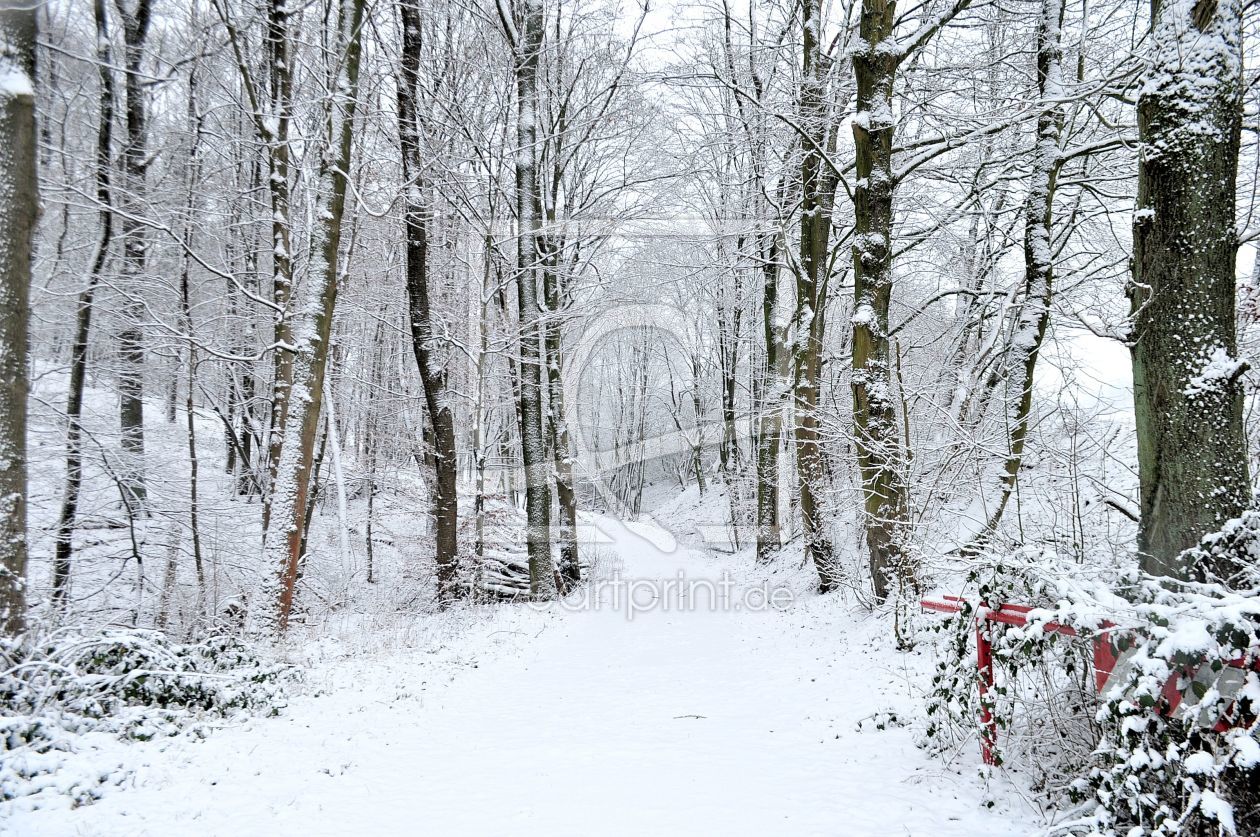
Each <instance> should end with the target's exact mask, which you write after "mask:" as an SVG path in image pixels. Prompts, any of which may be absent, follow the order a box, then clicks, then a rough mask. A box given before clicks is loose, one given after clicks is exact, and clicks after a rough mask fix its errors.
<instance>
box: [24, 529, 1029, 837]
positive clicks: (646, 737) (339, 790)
mask: <svg viewBox="0 0 1260 837" xmlns="http://www.w3.org/2000/svg"><path fill="white" fill-rule="evenodd" d="M597 525H598V528H599V530H600V531H601V532H602V533H603V535H604V538H601V539H602V540H607V541H609V542H610V544H609V546H607V547H605V549H604V553H605V560H604V561H603V562H602V564H601V567H600V576H601V578H602V580H603V583H601V584H599V585H596V586H595V588H594V594H593V595H592V594H589V593H588V594H587V595H588V600H587V601H586V602H585V603H583V604H582V605H580V606H579V605H577V604H575V603H567V604H566V605H565V606H564V607H561V606H558V605H553V606H551V607H549V608H547V609H535V608H530V607H527V606H519V607H499V608H495V609H493V610H487V611H486V612H485V614H483V615H482V616H481V617H479V618H476V619H472V618H471V617H468V618H467V619H466V621H469V620H471V621H472V624H471V626H465V628H464V629H462V631H461V632H460V633H459V634H458V635H455V636H451V637H447V638H446V639H445V641H444V642H443V643H441V644H440V647H435V648H430V649H428V650H429V653H425V651H424V650H420V651H417V650H411V651H407V652H405V653H404V652H394V653H391V654H389V655H387V656H384V657H378V658H375V659H371V660H342V661H339V662H337V663H335V664H331V665H328V666H327V667H326V670H323V671H322V674H320V675H319V677H320V678H324V679H323V680H322V681H318V682H317V683H316V685H321V684H322V685H323V686H324V688H322V689H319V690H317V691H319V692H322V694H318V693H317V694H312V695H309V696H304V697H301V698H299V699H296V700H295V701H294V703H293V705H292V706H291V707H290V708H289V710H288V711H286V713H285V714H284V715H283V716H281V717H279V718H270V719H255V720H252V721H249V722H248V723H246V724H244V725H242V726H238V727H234V728H232V729H227V730H222V731H219V732H216V733H215V734H213V735H212V736H211V737H210V738H208V739H207V740H205V741H202V742H192V741H186V740H182V739H181V740H177V741H176V742H174V743H169V742H168V743H167V744H165V745H164V746H163V747H159V745H156V744H151V745H138V746H132V747H129V748H127V749H129V750H131V751H133V752H132V753H131V754H129V756H128V757H129V758H130V759H133V760H136V762H135V764H134V766H135V767H136V774H135V782H134V784H135V787H132V788H128V789H125V790H115V791H113V792H111V793H109V794H108V795H107V796H106V797H105V798H104V799H103V800H101V801H100V802H99V803H97V804H95V805H93V806H90V807H87V808H83V809H79V810H74V811H40V812H31V813H26V814H22V815H20V816H18V817H17V818H15V820H14V821H12V822H10V823H9V824H8V826H7V827H15V828H16V833H20V834H31V835H35V834H40V835H42V834H49V835H53V834H57V835H60V834H102V835H123V834H126V835H141V834H151V835H162V837H168V836H169V835H184V834H188V835H192V834H196V835H233V837H236V836H237V835H253V834H258V835H264V834H265V835H295V837H296V836H297V835H301V837H311V835H349V834H433V835H464V834H478V835H481V834H484V835H523V834H535V833H538V834H547V835H552V836H555V837H558V836H559V835H605V834H627V835H629V834H634V835H642V834H724V835H729V834H750V835H751V834H756V835H770V834H782V835H812V834H817V835H885V834H887V835H901V834H911V835H924V836H925V837H926V836H927V835H933V836H934V837H937V836H939V835H963V834H975V833H984V834H986V835H1002V834H1025V833H1027V832H1028V831H1029V830H1030V828H1032V827H1033V823H1032V820H1031V814H1030V813H1029V812H1028V811H1026V810H1012V809H1006V810H1001V809H1000V808H999V809H994V810H986V809H984V808H983V804H982V798H981V795H982V787H981V784H980V782H979V780H978V779H977V778H976V770H975V765H974V760H972V761H969V762H967V763H966V764H965V765H964V766H961V767H959V768H957V769H958V771H959V772H953V771H952V770H950V769H947V768H946V767H944V766H943V765H942V764H941V763H939V762H933V761H931V760H929V759H928V758H927V757H926V756H925V755H924V754H923V753H921V752H920V751H919V750H917V749H916V748H915V747H914V746H913V744H912V741H911V735H910V733H909V731H908V730H906V729H900V728H890V729H887V730H884V731H876V730H874V729H871V728H869V725H868V728H867V729H866V730H864V731H858V729H857V725H858V722H859V720H860V719H862V718H863V717H864V716H869V715H871V713H873V712H875V711H885V710H889V709H892V710H902V711H904V710H905V709H906V708H908V706H909V702H910V700H911V699H910V697H909V696H908V695H907V694H906V689H905V686H904V683H903V682H901V681H900V680H899V676H898V673H897V671H896V670H895V669H897V668H899V667H900V666H901V665H902V662H900V661H898V659H897V655H890V654H888V653H886V652H884V651H882V650H881V649H884V648H885V647H886V646H885V643H884V641H883V640H882V638H881V633H882V632H884V631H886V630H887V629H886V627H885V626H883V625H882V624H876V623H874V621H873V620H872V622H871V623H869V624H867V623H862V622H858V621H855V618H854V617H853V616H851V615H848V614H844V613H843V612H840V611H841V609H840V608H836V607H831V608H828V609H825V610H824V609H823V608H820V607H813V608H810V607H800V606H796V607H792V608H789V609H787V610H776V609H750V608H749V607H747V606H746V598H745V597H746V593H745V590H746V588H743V587H734V588H728V589H727V590H726V592H727V593H728V594H729V595H728V598H727V600H726V601H725V603H724V606H721V607H717V608H711V607H709V604H710V603H709V601H708V598H707V597H708V595H709V590H710V588H709V587H708V586H706V585H708V584H710V583H711V584H713V585H714V587H713V588H712V589H714V590H718V591H719V594H720V591H721V590H722V588H721V587H720V586H718V582H719V581H720V579H719V574H720V573H721V571H722V569H723V567H724V565H723V564H722V563H721V562H720V561H719V560H718V559H715V558H713V557H711V556H707V555H703V554H700V553H696V552H693V551H691V550H687V549H685V548H680V547H675V546H673V545H672V543H671V541H672V539H671V538H670V536H669V535H668V533H667V532H665V531H664V530H662V529H659V528H657V527H655V526H653V525H652V524H650V523H638V524H622V523H620V522H617V521H614V520H611V519H607V518H600V519H598V521H597ZM614 551H615V553H616V555H617V556H618V557H619V560H611V557H610V554H611V553H612V552H614ZM621 565H623V566H621ZM680 571H681V572H683V573H684V574H685V575H686V578H687V582H686V583H684V584H677V583H670V584H667V583H665V582H666V580H670V579H676V578H677V574H678V573H679V572H680ZM614 573H616V574H617V575H619V576H620V578H622V579H625V580H626V584H624V585H622V586H616V585H614V584H613V576H614ZM654 596H659V598H658V600H657V601H656V603H655V605H656V606H654V607H646V606H647V605H649V604H651V600H652V599H653V597H654ZM630 597H633V600H634V605H633V606H628V602H627V598H630ZM615 599H620V601H615ZM689 600H690V603H691V606H688V601H689ZM754 601H757V600H756V599H754ZM815 603H816V604H817V603H818V602H817V600H815ZM1009 795H1010V794H1009V793H1003V794H1001V796H1002V797H1009ZM5 830H6V824H5V823H4V822H3V821H0V832H3V831H5Z"/></svg>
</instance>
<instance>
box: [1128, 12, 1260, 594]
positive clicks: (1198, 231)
mask: <svg viewBox="0 0 1260 837" xmlns="http://www.w3.org/2000/svg"><path fill="white" fill-rule="evenodd" d="M1242 5H1243V4H1242V2H1241V0H1197V2H1193V3H1192V2H1188V1H1187V0H1155V1H1154V2H1153V3H1152V22H1151V39H1150V44H1151V46H1150V56H1149V63H1148V70H1147V77H1146V79H1145V83H1144V85H1143V87H1142V95H1141V97H1140V98H1139V100H1138V134H1139V140H1140V154H1139V157H1138V160H1139V164H1138V202H1137V211H1136V213H1135V214H1134V223H1133V283H1132V286H1131V288H1130V291H1129V294H1130V298H1131V300H1132V304H1133V322H1132V332H1131V341H1132V342H1131V347H1132V354H1133V396H1134V404H1135V407H1136V413H1137V431H1138V475H1139V482H1140V487H1141V522H1140V524H1139V526H1138V550H1139V552H1140V553H1141V555H1142V565H1143V569H1145V570H1146V571H1147V572H1150V573H1153V574H1155V575H1167V576H1173V577H1178V578H1185V577H1187V576H1188V575H1190V574H1191V573H1192V572H1194V571H1195V570H1196V569H1202V570H1208V571H1212V572H1215V573H1218V574H1221V575H1228V574H1229V573H1230V572H1231V570H1232V568H1230V567H1210V568H1194V567H1189V566H1186V565H1185V563H1184V562H1183V560H1182V558H1181V554H1182V552H1183V551H1184V550H1185V549H1187V548H1189V547H1192V546H1195V545H1196V544H1197V543H1198V541H1199V539H1200V538H1201V537H1202V536H1203V535H1206V534H1208V533H1210V532H1213V531H1216V530H1218V529H1220V528H1221V526H1222V524H1224V523H1225V521H1227V520H1229V519H1231V518H1234V517H1237V516H1238V515H1239V513H1240V512H1241V511H1242V510H1243V508H1245V507H1246V505H1247V503H1248V501H1249V499H1250V493H1251V492H1250V488H1249V479H1248V474H1247V443H1246V437H1245V435H1244V433H1243V422H1242V410H1243V388H1242V382H1241V381H1240V377H1241V374H1242V372H1243V371H1244V368H1245V367H1244V365H1243V364H1242V363H1241V362H1240V361H1238V360H1237V359H1236V357H1237V339H1236V334H1235V328H1236V326H1235V275H1234V271H1235V256H1236V249H1237V246H1238V241H1237V233H1236V231H1235V215H1234V212H1235V198H1236V186H1235V179H1236V175H1237V170H1238V149H1239V137H1240V132H1241V127H1242V93H1243V78H1242V69H1243V59H1242Z"/></svg>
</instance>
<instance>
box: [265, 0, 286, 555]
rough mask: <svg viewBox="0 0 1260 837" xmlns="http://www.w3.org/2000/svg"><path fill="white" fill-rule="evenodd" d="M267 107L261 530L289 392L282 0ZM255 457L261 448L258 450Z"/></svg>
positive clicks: (270, 46)
mask: <svg viewBox="0 0 1260 837" xmlns="http://www.w3.org/2000/svg"><path fill="white" fill-rule="evenodd" d="M266 42H267V43H266V45H267V65H268V74H267V80H268V87H269V90H268V96H269V100H270V101H269V102H268V106H269V108H270V113H269V114H267V117H266V118H259V119H258V120H257V124H258V130H259V134H260V135H261V136H262V139H263V141H264V142H265V143H266V144H267V168H268V171H267V190H268V194H269V195H270V198H271V256H272V268H271V270H272V273H271V298H272V302H273V303H274V304H275V306H276V314H275V318H276V319H275V325H274V331H273V333H272V338H273V340H274V343H275V345H276V349H275V358H274V368H273V370H272V384H271V429H270V432H269V434H268V437H267V472H266V473H267V480H266V483H265V486H264V487H265V488H266V489H267V494H266V496H265V497H264V498H263V510H262V513H263V531H264V533H265V532H266V530H267V527H268V526H269V525H270V523H271V489H272V486H274V485H275V481H276V469H277V468H278V467H279V466H280V452H281V448H282V446H283V444H284V435H285V428H286V426H287V425H288V420H289V404H290V401H291V400H292V390H293V349H294V343H293V320H292V317H293V311H292V306H291V298H292V295H293V249H292V248H293V239H292V235H291V230H290V221H289V218H290V212H291V208H290V186H289V163H290V153H291V151H290V147H289V128H290V124H291V123H292V121H293V67H292V63H291V62H292V57H291V55H290V48H291V42H290V39H289V12H288V6H287V0H271V2H270V4H269V5H268V7H267V37H266ZM260 456H261V452H260Z"/></svg>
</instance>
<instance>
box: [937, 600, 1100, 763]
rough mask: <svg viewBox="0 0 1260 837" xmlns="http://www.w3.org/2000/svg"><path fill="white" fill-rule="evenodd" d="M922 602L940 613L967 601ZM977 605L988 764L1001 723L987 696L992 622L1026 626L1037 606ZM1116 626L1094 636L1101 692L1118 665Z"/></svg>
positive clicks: (983, 747)
mask: <svg viewBox="0 0 1260 837" xmlns="http://www.w3.org/2000/svg"><path fill="white" fill-rule="evenodd" d="M919 604H920V605H921V606H922V607H923V609H924V610H934V611H937V612H938V613H961V612H962V610H963V607H964V606H965V605H966V604H967V601H966V600H965V599H962V598H959V597H958V596H941V597H940V598H939V599H924V600H923V601H921V602H920V603H919ZM973 607H974V609H975V611H976V669H977V675H978V677H977V680H976V683H977V688H978V689H979V691H980V707H981V709H980V756H981V758H983V759H984V763H985V764H995V763H996V762H997V758H996V757H995V755H994V753H995V751H996V749H997V722H996V721H995V720H994V718H993V713H992V712H991V711H990V710H989V707H988V705H987V703H986V701H985V697H986V696H987V695H988V694H989V691H990V690H991V689H993V686H994V679H993V642H992V640H991V639H990V637H989V631H990V625H989V624H988V623H996V624H1001V625H1014V626H1016V627H1019V628H1024V627H1027V626H1028V614H1029V613H1031V612H1032V611H1033V610H1034V608H1032V607H1030V606H1029V605H1021V604H1001V605H999V606H998V607H996V608H991V607H985V606H984V605H974V606H973ZM1042 627H1043V628H1044V629H1045V630H1046V631H1051V632H1053V633H1056V634H1063V635H1064V636H1079V634H1078V633H1077V630H1076V629H1075V628H1073V627H1072V626H1071V625H1064V624H1062V623H1060V622H1047V623H1046V624H1045V625H1043V626H1042ZM1114 627H1115V625H1114V624H1112V623H1110V622H1104V623H1103V625H1102V629H1103V633H1101V634H1099V635H1098V636H1097V637H1095V638H1094V687H1095V688H1096V689H1098V690H1099V691H1102V688H1103V686H1104V685H1105V684H1106V682H1107V678H1108V677H1109V676H1110V675H1111V672H1112V670H1114V669H1115V666H1116V653H1115V649H1113V648H1112V645H1111V640H1110V638H1109V637H1108V636H1107V631H1109V630H1110V629H1111V628H1114Z"/></svg>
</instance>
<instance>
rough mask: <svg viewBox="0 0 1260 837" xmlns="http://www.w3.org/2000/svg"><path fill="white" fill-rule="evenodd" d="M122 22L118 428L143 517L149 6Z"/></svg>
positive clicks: (127, 482) (124, 466)
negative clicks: (123, 107)
mask: <svg viewBox="0 0 1260 837" xmlns="http://www.w3.org/2000/svg"><path fill="white" fill-rule="evenodd" d="M115 5H116V6H117V8H118V12H119V16H120V17H121V18H122V25H123V43H124V55H125V58H124V60H125V63H126V76H125V82H124V85H123V89H124V91H125V92H126V99H127V144H126V145H125V146H124V147H123V155H122V158H123V192H122V200H121V209H122V221H121V224H120V228H121V231H122V242H123V264H122V287H123V292H124V293H125V294H126V299H125V301H124V302H123V305H122V318H123V328H122V330H121V331H120V332H119V333H118V354H119V375H118V394H119V428H120V430H121V441H122V461H121V466H120V468H119V476H120V479H121V481H122V486H123V492H124V497H125V499H126V502H127V505H128V514H129V515H131V516H143V515H145V514H147V511H146V508H145V507H146V503H147V494H146V488H145V477H144V366H145V352H144V331H143V322H144V319H145V313H144V299H143V295H144V290H143V284H144V270H145V263H146V261H147V256H148V246H149V245H148V235H147V230H146V228H145V225H144V223H143V222H142V221H141V217H142V216H143V214H144V212H145V211H146V209H145V205H144V201H145V193H146V186H145V178H146V173H147V171H148V167H149V160H148V107H147V104H146V102H145V94H144V90H143V87H142V76H141V69H140V65H141V63H142V61H143V59H144V48H145V41H146V40H147V38H148V34H149V19H150V13H151V10H152V0H137V3H136V8H135V11H134V12H133V11H130V10H128V9H127V7H126V3H125V0H115Z"/></svg>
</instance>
